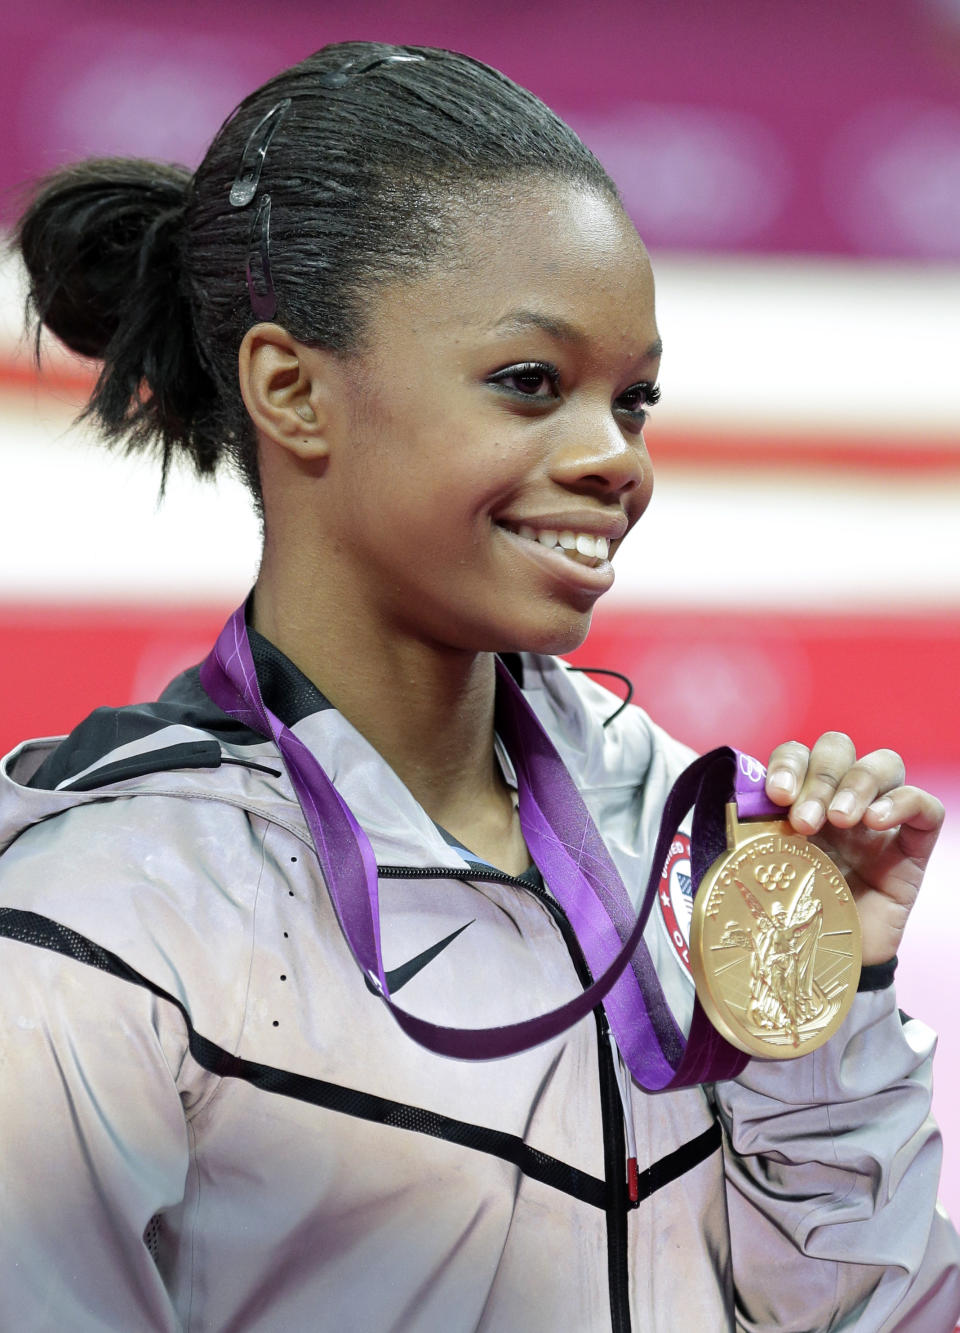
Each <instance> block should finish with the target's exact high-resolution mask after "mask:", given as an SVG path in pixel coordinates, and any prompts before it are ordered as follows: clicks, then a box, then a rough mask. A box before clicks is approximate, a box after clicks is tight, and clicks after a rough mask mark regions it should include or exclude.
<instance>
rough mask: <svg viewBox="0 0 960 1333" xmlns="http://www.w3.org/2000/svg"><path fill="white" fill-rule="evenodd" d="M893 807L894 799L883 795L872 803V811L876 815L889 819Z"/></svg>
mask: <svg viewBox="0 0 960 1333" xmlns="http://www.w3.org/2000/svg"><path fill="white" fill-rule="evenodd" d="M892 809H893V801H891V800H888V798H887V797H886V796H881V797H880V800H879V801H874V802H873V804H872V805H871V807H870V813H871V814H872V815H876V817H877V818H878V819H889V818H890V811H891V810H892Z"/></svg>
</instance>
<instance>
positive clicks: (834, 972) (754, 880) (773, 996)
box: [690, 802, 861, 1060]
mask: <svg viewBox="0 0 960 1333" xmlns="http://www.w3.org/2000/svg"><path fill="white" fill-rule="evenodd" d="M860 959H861V954H860V918H859V916H858V914H857V908H856V904H855V902H854V900H853V895H852V894H851V892H850V889H849V887H848V885H847V882H846V880H845V879H844V878H843V876H842V875H841V873H840V871H839V870H838V869H837V867H836V866H835V865H834V864H833V862H832V861H831V860H830V858H829V857H828V856H826V855H825V853H823V852H822V851H820V849H819V848H818V847H815V846H814V845H813V843H811V842H808V841H807V839H806V838H805V837H804V836H803V835H802V834H800V833H796V832H794V830H793V829H792V828H791V827H790V824H789V821H788V820H786V819H774V820H750V821H749V822H748V823H746V824H741V823H740V822H739V821H738V819H737V808H736V804H735V803H733V802H731V803H730V804H729V805H728V806H727V851H726V852H725V853H724V854H723V856H721V857H718V859H717V860H716V861H714V863H713V865H712V866H711V867H710V869H709V870H708V871H707V873H706V874H705V875H704V877H703V880H702V882H701V884H700V887H699V889H698V890H697V894H696V897H695V898H694V900H693V917H692V920H691V923H690V965H691V968H692V970H693V976H694V980H695V981H696V984H697V996H698V998H699V1000H700V1003H701V1005H702V1006H703V1008H704V1010H705V1011H706V1014H707V1017H708V1018H709V1019H710V1021H711V1023H713V1025H714V1027H715V1028H717V1030H718V1031H719V1032H720V1033H721V1034H722V1035H723V1036H724V1037H726V1039H727V1041H729V1042H730V1043H731V1045H733V1046H736V1047H737V1049H738V1050H741V1051H746V1053H747V1054H748V1055H754V1056H761V1057H765V1058H766V1059H768V1060H791V1059H793V1058H794V1057H795V1056H798V1055H806V1054H807V1053H808V1052H809V1051H812V1050H815V1049H816V1047H818V1046H821V1045H822V1044H823V1043H824V1042H825V1041H827V1039H828V1038H829V1037H831V1036H832V1035H833V1033H834V1032H836V1030H837V1028H838V1027H839V1026H840V1024H841V1023H842V1022H843V1020H844V1018H845V1017H846V1015H847V1011H848V1010H849V1008H850V1006H851V1004H852V1003H853V997H854V995H855V994H856V991H857V984H858V982H859V980H860Z"/></svg>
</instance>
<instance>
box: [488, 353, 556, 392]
mask: <svg viewBox="0 0 960 1333" xmlns="http://www.w3.org/2000/svg"><path fill="white" fill-rule="evenodd" d="M559 380H560V372H559V370H558V369H557V367H556V366H555V365H553V364H552V363H551V362H550V361H523V362H521V363H520V364H518V365H516V366H506V367H504V369H503V370H498V371H497V373H496V374H495V375H491V376H490V377H489V379H488V380H487V383H488V384H496V385H497V386H498V387H499V388H502V389H505V390H506V391H507V392H508V393H512V394H515V395H516V396H517V397H518V398H534V399H551V398H556V396H557V385H558V383H559Z"/></svg>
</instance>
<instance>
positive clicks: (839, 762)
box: [790, 731, 876, 833]
mask: <svg viewBox="0 0 960 1333" xmlns="http://www.w3.org/2000/svg"><path fill="white" fill-rule="evenodd" d="M856 757H857V752H856V749H855V748H854V744H853V741H852V740H851V739H850V737H849V736H847V735H846V734H845V733H844V732H842V731H825V732H824V733H823V735H822V736H821V737H820V738H819V740H817V741H816V742H815V743H814V746H813V749H812V750H811V751H810V758H809V759H808V761H807V771H806V773H805V774H804V776H803V781H802V782H801V784H800V790H799V791H798V792H797V795H796V799H795V800H794V803H793V805H792V806H791V807H790V823H791V824H792V825H793V827H794V828H795V829H796V830H797V832H798V833H816V831H817V830H818V829H820V828H822V827H823V823H824V820H825V819H826V815H827V806H828V805H829V804H830V803H831V801H833V799H834V797H835V796H836V794H837V790H838V789H839V787H840V785H841V783H842V782H843V779H844V777H845V776H846V774H847V773H848V772H849V771H850V769H851V768H852V766H853V764H854V762H855V760H856ZM874 795H876V792H874Z"/></svg>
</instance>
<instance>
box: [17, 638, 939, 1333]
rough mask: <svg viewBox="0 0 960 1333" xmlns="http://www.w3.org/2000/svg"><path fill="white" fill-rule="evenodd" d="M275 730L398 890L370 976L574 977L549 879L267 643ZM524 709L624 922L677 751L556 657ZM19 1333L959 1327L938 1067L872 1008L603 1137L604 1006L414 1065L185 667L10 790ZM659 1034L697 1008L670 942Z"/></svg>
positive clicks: (498, 994) (462, 1016)
mask: <svg viewBox="0 0 960 1333" xmlns="http://www.w3.org/2000/svg"><path fill="white" fill-rule="evenodd" d="M251 638H252V639H253V640H254V652H255V657H256V660H257V668H258V674H259V676H260V681H261V688H262V691H263V694H264V698H265V701H266V702H267V703H268V705H269V706H270V707H271V708H272V709H273V710H274V711H275V712H276V713H278V714H279V715H280V716H281V717H282V718H283V720H284V721H285V722H286V723H287V724H288V725H291V726H292V727H293V730H294V731H295V732H296V733H297V734H298V735H299V736H300V737H301V738H302V739H303V740H304V741H305V742H306V744H307V745H309V746H310V748H311V749H312V750H313V751H314V753H315V754H316V755H317V757H318V758H319V760H320V762H321V763H322V764H323V766H324V767H325V769H326V770H327V772H328V773H329V774H330V776H331V777H332V778H333V780H334V782H335V783H336V784H337V786H338V788H339V790H340V792H341V793H342V795H343V796H344V797H345V799H346V801H347V802H348V804H349V805H350V807H351V809H352V810H353V812H354V814H355V815H356V817H357V818H358V820H359V822H360V823H361V825H362V826H363V828H364V829H365V830H366V832H367V834H368V836H369V838H370V840H371V843H372V846H373V848H374V851H375V853H376V856H377V861H378V864H379V866H380V868H381V885H380V893H381V910H382V939H383V954H384V960H385V965H386V967H387V969H388V971H389V972H390V973H391V974H392V975H391V988H392V990H393V991H394V993H395V994H396V993H398V992H399V995H398V1002H399V1003H402V1004H404V1005H405V1006H406V1007H407V1008H408V1009H409V1010H411V1011H412V1012H413V1013H416V1014H418V1015H421V1016H422V1017H424V1018H428V1019H431V1020H432V1021H434V1022H440V1023H445V1024H450V1025H454V1026H462V1027H471V1026H477V1027H479V1026H491V1025H496V1024H501V1023H509V1022H515V1021H517V1020H519V1019H522V1018H526V1017H530V1016H532V1015H534V1014H537V1013H541V1012H543V1011H544V1010H546V1009H549V1008H553V1007H555V1006H557V1005H559V1004H561V1003H562V1002H563V1001H565V1000H567V999H569V998H570V997H571V996H572V995H573V994H575V993H576V992H577V990H578V989H580V988H581V987H582V984H583V980H584V976H585V972H584V967H583V963H582V959H581V958H580V955H579V951H578V948H577V946H576V942H575V940H574V939H573V937H572V934H571V932H570V930H569V927H568V925H567V923H566V921H565V920H564V918H563V915H562V913H561V912H560V910H559V908H558V907H557V906H556V904H555V903H554V902H553V900H552V898H551V896H550V894H549V893H547V892H544V890H543V888H542V886H538V885H537V884H535V883H533V882H526V881H524V880H522V879H520V880H518V879H514V878H511V877H510V876H507V875H503V874H501V873H499V872H496V871H492V870H485V869H484V868H483V867H482V866H478V865H476V864H474V863H472V862H471V861H470V860H469V859H468V858H466V857H465V856H464V855H463V854H462V853H461V851H459V850H458V849H457V848H456V847H455V846H453V845H451V842H450V841H449V840H448V839H447V838H445V836H444V834H443V832H442V830H439V829H438V828H437V827H436V826H435V825H434V824H433V823H432V822H431V821H430V819H429V818H428V817H427V816H426V815H425V813H424V812H423V810H422V809H420V807H419V806H418V805H417V804H416V803H415V802H414V800H413V798H412V797H411V795H410V793H409V792H408V791H407V790H406V788H405V787H404V786H403V785H402V784H401V782H400V781H399V779H398V778H397V777H396V775H395V774H394V773H393V772H392V770H391V769H390V768H389V767H388V766H387V765H386V764H385V763H384V761H383V760H382V759H381V758H380V756H379V755H378V754H377V753H376V751H374V750H373V749H372V747H371V746H370V745H369V744H368V743H367V742H366V741H365V740H364V739H363V737H362V736H360V735H359V734H358V733H357V732H356V730H355V729H354V728H353V727H352V726H351V725H350V724H349V723H348V722H347V721H346V720H345V719H344V718H343V717H342V716H341V715H340V714H339V713H337V712H336V710H335V709H333V708H332V707H330V706H329V704H328V703H327V702H326V701H325V700H324V699H323V698H322V696H320V695H319V694H318V693H317V691H316V690H315V689H314V688H313V687H312V686H311V685H310V683H309V682H308V681H306V680H305V678H304V677H302V676H301V675H300V674H299V672H297V670H296V668H294V667H293V666H292V665H291V664H290V663H289V662H288V661H287V660H286V659H285V658H283V657H282V655H281V654H279V653H278V652H277V650H276V649H274V648H272V647H271V645H269V644H267V643H266V641H264V640H262V639H259V638H258V637H257V636H254V635H251ZM518 670H519V671H521V672H522V683H523V686H524V689H525V691H526V693H527V697H528V698H529V699H530V701H531V703H532V704H533V706H534V708H535V709H536V711H537V713H538V715H539V717H540V719H541V721H542V722H543V723H544V725H545V726H546V727H547V729H548V731H549V733H550V734H551V736H552V738H553V740H554V742H555V744H556V745H557V747H558V749H559V750H560V752H561V754H562V756H563V758H564V760H565V762H566V764H567V766H568V767H569V769H570V771H571V773H572V774H573V776H574V778H575V780H576V782H577V784H578V786H579V787H580V789H581V790H582V792H583V795H584V798H585V800H586V802H587V804H588V806H589V808H590V810H591V813H592V815H593V817H594V819H595V821H596V823H597V825H598V827H599V828H600V830H601V832H602V834H603V836H604V838H605V840H606V843H607V845H608V847H609V849H610V852H611V854H612V855H613V857H614V860H615V861H616V863H617V865H618V868H619V870H620V872H621V874H622V876H623V879H624V882H625V883H626V885H627V887H628V889H629V890H630V892H631V893H632V894H633V895H634V896H635V897H636V896H637V895H639V893H640V892H641V891H642V887H643V885H645V883H646V880H647V877H648V871H649V866H648V864H647V862H648V857H649V855H650V850H651V849H652V846H653V842H654V839H655V833H656V829H657V827H658V823H659V816H660V810H661V807H662V804H663V801H664V798H665V796H666V793H667V791H668V790H669V787H670V785H671V784H672V782H673V780H674V778H675V777H676V775H677V773H678V772H679V771H680V770H681V769H682V768H683V767H684V766H685V764H686V763H687V762H688V761H689V758H690V755H689V753H688V752H687V751H686V750H685V749H684V748H683V747H682V746H680V745H678V744H677V743H676V742H674V741H672V740H670V739H669V738H668V737H666V736H665V735H664V734H663V733H662V732H661V731H660V730H659V729H658V728H657V727H655V726H654V725H653V724H652V723H651V722H650V721H649V719H648V718H647V717H646V716H645V715H644V714H643V713H642V712H641V711H640V710H638V709H635V708H628V709H627V710H625V711H624V712H623V713H622V714H620V716H618V717H617V718H616V720H615V721H614V722H612V723H611V725H609V726H608V727H606V728H605V727H604V726H603V725H602V724H603V721H604V719H605V718H607V717H608V715H609V714H610V712H611V711H612V710H613V709H614V708H615V706H616V701H613V702H611V696H610V695H608V694H607V693H606V692H605V691H604V690H602V689H600V687H599V686H597V685H595V684H594V683H592V682H591V681H589V680H587V679H586V678H585V677H583V676H580V675H574V674H572V673H570V672H569V671H568V670H566V669H565V668H564V667H563V665H562V664H561V663H559V662H558V661H556V660H554V659H548V658H540V657H535V656H528V655H524V657H523V658H522V659H518ZM0 847H6V850H5V852H4V854H3V856H2V858H0V960H2V962H0V967H2V974H0V975H2V978H3V984H2V987H0V1011H2V1012H0V1329H2V1330H4V1333H6V1330H10V1333H13V1331H14V1330H15V1331H16V1333H41V1331H43V1333H46V1331H47V1330H51V1331H52V1330H57V1331H58V1333H59V1331H60V1330H63V1331H64V1333H104V1330H115V1331H116V1333H140V1331H141V1330H143V1331H144V1333H147V1331H149V1333H154V1331H156V1333H160V1331H161V1330H162V1331H163V1333H167V1331H172V1330H183V1333H228V1331H229V1333H314V1331H315V1330H320V1331H326V1330H330V1331H331V1333H333V1331H334V1330H336V1333H343V1331H344V1330H347V1331H350V1330H356V1331H357V1333H468V1330H469V1331H471V1333H472V1331H473V1330H483V1331H484V1333H556V1331H557V1330H570V1333H595V1331H596V1333H599V1331H600V1330H610V1329H613V1330H616V1331H617V1333H626V1331H627V1330H631V1329H632V1330H634V1333H677V1331H678V1330H683V1331H685V1330H689V1329H695V1330H699V1331H700V1333H721V1331H722V1330H732V1329H738V1330H760V1329H765V1330H766V1329H769V1330H773V1329H776V1330H781V1331H785V1333H790V1331H791V1330H794V1331H795V1333H800V1331H801V1330H803V1331H805V1333H810V1331H812V1330H827V1329H838V1330H839V1329H854V1328H855V1329H858V1330H863V1331H864V1333H872V1331H873V1330H888V1331H889V1330H894V1329H897V1330H904V1331H906V1330H909V1331H910V1333H947V1330H952V1328H953V1324H954V1320H955V1318H956V1317H957V1316H958V1314H960V1245H958V1240H957V1236H956V1233H955V1232H954V1230H953V1228H952V1227H951V1225H950V1224H949V1222H948V1221H947V1219H946V1217H945V1216H944V1215H943V1213H942V1211H940V1210H938V1208H937V1205H936V1191H937V1181H938V1174H939V1164H940V1139H939V1135H938V1132H937V1130H936V1127H935V1126H934V1125H933V1123H932V1122H931V1121H930V1119H929V1110H930V1059H931V1055H932V1050H933V1044H934V1043H933V1037H932V1034H931V1033H930V1031H929V1030H928V1029H927V1028H926V1027H924V1026H923V1025H922V1024H921V1023H919V1022H917V1021H914V1020H910V1021H907V1022H905V1023H904V1022H901V1017H900V1015H899V1014H898V1012H897V1009H896V1005H895V1001H894V996H893V991H892V989H887V990H881V991H876V992H873V993H869V994H862V995H859V996H858V997H857V1000H856V1002H855V1005H854V1010H853V1012H852V1014H851V1016H850V1017H849V1019H848V1020H847V1022H846V1024H845V1026H844V1027H843V1028H842V1029H841V1030H840V1032H839V1033H838V1034H837V1035H836V1036H835V1037H834V1038H833V1039H832V1040H831V1041H830V1042H829V1043H828V1044H827V1046H826V1047H824V1048H823V1049H822V1050H821V1051H818V1052H816V1053H814V1054H812V1055H808V1056H805V1057H802V1058H801V1059H798V1060H795V1061H791V1062H782V1063H765V1062H753V1063H751V1064H750V1065H748V1067H747V1069H746V1070H745V1072H744V1073H743V1075H742V1076H741V1077H740V1078H738V1079H737V1080H735V1081H732V1082H729V1083H724V1084H717V1085H715V1086H713V1087H706V1088H699V1087H696V1088H690V1089H686V1090H682V1091H679V1092H668V1093H662V1094H658V1095H648V1094H645V1093H643V1092H642V1091H640V1090H639V1089H638V1088H636V1087H634V1088H633V1090H632V1098H631V1101H632V1109H631V1110H630V1114H631V1116H632V1121H633V1130H634V1133H635V1136H636V1143H637V1156H638V1159H639V1164H640V1168H641V1199H640V1204H639V1207H636V1208H630V1207H629V1205H628V1201H627V1196H626V1188H625V1184H624V1180H625V1147H624V1111H623V1109H622V1103H621V1098H620V1096H619V1094H618V1089H617V1070H616V1068H615V1064H614V1061H615V1055H614V1054H613V1053H612V1052H611V1048H610V1044H609V1041H608V1039H607V1030H606V1023H605V1019H604V1017H603V1014H602V1012H601V1013H599V1014H598V1015H596V1016H595V1018H589V1019H585V1020H584V1021H583V1022H582V1023H580V1024H579V1025H577V1026H576V1027H575V1028H573V1029H572V1030H570V1031H569V1032H568V1033H566V1034H565V1035H564V1036H562V1037H559V1038H556V1039H555V1040H553V1041H551V1042H548V1043H546V1044H544V1045H542V1046H540V1047H538V1048H536V1049H534V1050H531V1051H528V1052H526V1053H524V1054H521V1055H517V1056H514V1057H512V1058H510V1059H505V1060H497V1061H490V1062H483V1063H472V1062H467V1061H459V1060H450V1059H444V1058H442V1057H439V1056H435V1055H432V1054H430V1053H429V1052H427V1051H425V1050H423V1049H421V1048H420V1047H419V1046H417V1045H415V1044H414V1043H413V1042H411V1041H410V1040H409V1039H408V1038H407V1037H406V1036H405V1035H404V1034H403V1033H402V1032H401V1031H400V1029H399V1028H398V1027H397V1026H396V1024H395V1023H394V1021H393V1020H392V1019H391V1017H390V1015H389V1013H388V1011H387V1009H386V1008H385V1006H384V1005H383V1004H382V1002H381V1001H380V1000H379V999H378V998H377V997H376V996H375V995H374V994H372V993H371V991H370V990H369V989H368V988H367V986H366V985H365V982H364V978H363V976H362V975H361V972H360V970H359V969H358V967H357V965H356V964H355V962H354V960H353V958H352V956H351V955H350V953H349V950H348V948H347V946H346V944H345V942H344V939H343V936H342V934H341V932H340V929H339V926H338V924H337V921H336V918H335V916H334V913H333V910H332V907H331V904H330V901H329V898H328V896H327V893H326V890H325V887H324V884H323V880H322V877H321V874H320V871H319V868H318V864H317V860H316V857H315V855H314V852H313V850H312V844H311V841H310V836H309V833H308V831H307V828H306V825H305V823H304V820H303V817H302V814H301V811H300V808H299V805H298V803H297V800H296V797H295V795H294V792H293V789H292V787H291V785H290V782H289V780H288V778H287V776H286V774H285V772H284V771H283V767H282V763H281V762H280V760H279V758H278V755H277V753H276V750H275V749H274V747H273V745H272V742H268V741H265V740H263V739H262V738H260V737H259V736H257V735H255V734H254V733H252V732H248V731H246V730H245V729H244V728H243V727H242V726H240V725H239V724H237V723H234V722H231V721H230V720H228V719H227V718H226V717H225V716H224V715H223V714H222V713H220V712H219V710H218V709H217V708H216V707H215V706H214V705H213V704H211V702H210V701H209V699H208V698H207V696H206V695H205V694H204V692H203V690H202V689H201V687H200V685H199V682H198V679H197V675H196V672H195V671H194V672H188V673H186V674H185V675H184V676H182V677H179V678H178V680H177V681H175V682H174V684H173V685H172V686H171V687H170V689H169V690H168V691H167V692H166V693H165V694H164V696H163V697H162V699H161V700H160V701H159V702H158V703H156V704H150V705H142V706H134V707H131V708H126V709H120V710H108V709H102V710H98V711H97V712H96V713H94V714H93V715H92V716H91V717H90V718H89V719H87V721H86V722H85V723H83V724H82V725H81V726H80V727H79V728H78V729H77V730H76V731H75V732H74V733H73V734H72V735H71V737H69V738H68V739H67V740H65V741H63V742H62V743H59V744H58V743H57V742H54V741H36V742H29V743H27V744H26V745H23V746H21V747H20V748H19V749H18V750H16V751H14V752H13V754H11V755H10V756H8V758H7V759H6V760H5V761H4V764H3V768H2V776H0ZM647 944H648V947H649V948H650V951H651V954H652V956H653V958H654V959H655V961H656V963H657V966H658V970H659V972H660V976H661V979H662V982H663V985H664V989H665V992H666V994H667V997H668V999H669V1001H670V1003H671V1005H672V1006H673V1008H674V1010H675V1013H676V1015H677V1017H678V1020H679V1021H681V1022H685V1021H688V1019H689V1014H690V1009H691V1004H692V988H691V983H690V980H689V976H688V974H687V972H686V970H685V969H684V967H683V965H682V963H681V961H680V960H679V958H678V956H677V953H676V951H675V949H674V947H673V946H672V945H671V943H670V941H669V939H668V936H667V931H666V930H665V928H664V924H663V920H662V917H661V916H660V914H659V913H657V912H654V913H653V914H652V915H651V919H650V922H649V923H648V927H647Z"/></svg>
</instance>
